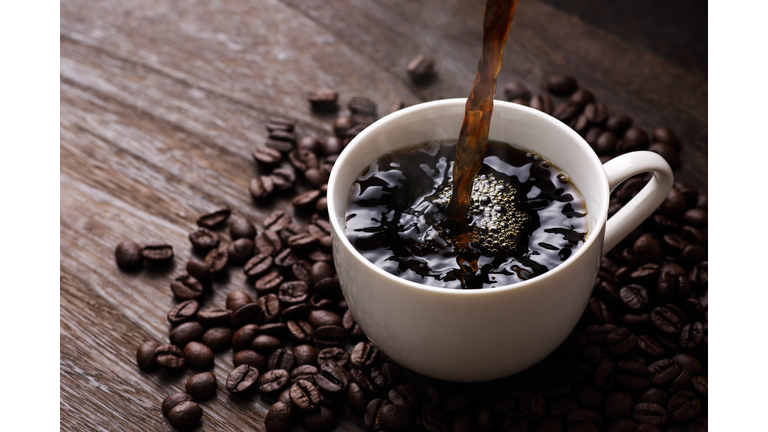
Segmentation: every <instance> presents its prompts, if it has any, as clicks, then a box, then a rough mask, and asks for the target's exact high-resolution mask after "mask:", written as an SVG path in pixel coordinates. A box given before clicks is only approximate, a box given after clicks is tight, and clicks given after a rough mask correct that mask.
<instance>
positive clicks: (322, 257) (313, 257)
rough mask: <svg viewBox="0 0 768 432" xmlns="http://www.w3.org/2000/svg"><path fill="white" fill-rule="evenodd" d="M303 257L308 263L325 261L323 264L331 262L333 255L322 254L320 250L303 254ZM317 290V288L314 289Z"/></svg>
mask: <svg viewBox="0 0 768 432" xmlns="http://www.w3.org/2000/svg"><path fill="white" fill-rule="evenodd" d="M304 257H305V258H307V259H308V260H310V261H325V262H329V263H330V262H333V255H331V254H329V253H327V252H324V251H322V250H320V249H314V250H312V251H310V252H305V253H304ZM315 288H317V287H315Z"/></svg>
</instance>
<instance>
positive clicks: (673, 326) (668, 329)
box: [651, 306, 683, 335]
mask: <svg viewBox="0 0 768 432" xmlns="http://www.w3.org/2000/svg"><path fill="white" fill-rule="evenodd" d="M680 318H681V317H680V316H678V315H677V314H675V313H674V312H673V311H672V310H670V309H669V308H668V307H664V306H661V307H657V308H656V309H654V310H653V311H651V320H652V321H653V325H655V326H656V328H657V329H659V330H660V331H662V332H664V333H666V334H669V335H677V334H679V333H680V330H681V329H682V327H683V322H682V320H681V319H680Z"/></svg>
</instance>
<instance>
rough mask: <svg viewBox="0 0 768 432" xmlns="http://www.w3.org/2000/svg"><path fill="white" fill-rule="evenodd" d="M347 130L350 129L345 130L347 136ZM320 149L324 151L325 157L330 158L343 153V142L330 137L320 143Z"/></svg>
mask: <svg viewBox="0 0 768 432" xmlns="http://www.w3.org/2000/svg"><path fill="white" fill-rule="evenodd" d="M350 127H351V126H350ZM347 130H348V129H345V130H344V133H345V134H346V131H347ZM320 148H321V149H322V150H323V154H324V155H326V156H329V155H335V154H339V153H341V150H342V149H343V146H342V144H341V140H340V139H339V138H338V137H335V136H329V137H327V138H326V139H324V140H322V141H320Z"/></svg>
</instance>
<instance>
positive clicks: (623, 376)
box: [615, 361, 650, 390]
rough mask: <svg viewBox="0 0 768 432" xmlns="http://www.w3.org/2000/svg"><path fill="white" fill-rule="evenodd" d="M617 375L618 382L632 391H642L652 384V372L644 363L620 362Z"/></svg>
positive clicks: (616, 370)
mask: <svg viewBox="0 0 768 432" xmlns="http://www.w3.org/2000/svg"><path fill="white" fill-rule="evenodd" d="M615 374H616V382H617V383H618V384H620V385H622V386H624V387H626V388H628V389H630V390H642V389H644V388H646V387H648V385H649V384H650V379H649V376H650V372H649V371H648V368H647V367H645V366H643V364H642V363H638V362H630V361H620V362H618V363H617V364H616V369H615Z"/></svg>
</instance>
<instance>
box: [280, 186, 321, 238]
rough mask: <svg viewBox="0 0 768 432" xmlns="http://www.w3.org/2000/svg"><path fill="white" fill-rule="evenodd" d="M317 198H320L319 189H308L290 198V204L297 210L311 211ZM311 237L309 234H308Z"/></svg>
mask: <svg viewBox="0 0 768 432" xmlns="http://www.w3.org/2000/svg"><path fill="white" fill-rule="evenodd" d="M318 198H320V191H319V190H316V189H314V190H308V191H306V192H304V193H301V194H299V195H297V196H296V197H295V198H293V200H291V204H293V207H294V208H295V209H296V210H298V211H312V210H314V208H315V203H316V202H317V200H318ZM299 235H307V234H299ZM310 237H311V236H310ZM288 246H289V247H292V248H293V247H294V246H293V245H291V244H290V242H289V244H288Z"/></svg>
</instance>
